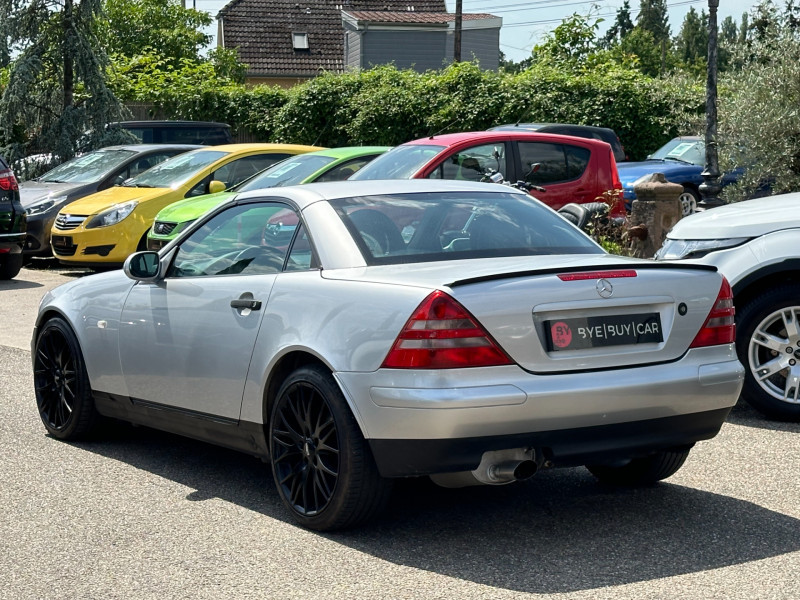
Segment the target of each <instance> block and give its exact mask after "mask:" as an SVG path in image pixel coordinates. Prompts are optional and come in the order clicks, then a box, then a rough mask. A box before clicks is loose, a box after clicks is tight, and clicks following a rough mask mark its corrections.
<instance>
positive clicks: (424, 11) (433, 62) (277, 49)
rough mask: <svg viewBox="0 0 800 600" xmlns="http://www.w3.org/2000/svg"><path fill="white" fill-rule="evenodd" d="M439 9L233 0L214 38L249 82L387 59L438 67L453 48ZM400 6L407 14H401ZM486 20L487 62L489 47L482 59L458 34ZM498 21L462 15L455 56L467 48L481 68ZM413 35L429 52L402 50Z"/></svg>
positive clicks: (430, 0) (426, 0) (426, 1)
mask: <svg viewBox="0 0 800 600" xmlns="http://www.w3.org/2000/svg"><path fill="white" fill-rule="evenodd" d="M446 11H447V8H446V6H445V1H444V0H403V1H399V0H321V1H320V0H315V1H313V2H302V1H301V2H298V1H297V0H233V1H232V2H230V3H229V4H227V5H226V6H225V7H224V8H223V9H222V10H221V11H220V12H219V14H218V15H217V21H218V25H217V26H218V35H217V43H218V44H219V45H221V46H223V47H225V48H235V49H236V50H237V52H238V54H239V60H241V61H242V62H243V63H244V64H246V65H247V81H248V82H249V83H270V84H276V85H282V86H286V87H288V86H291V85H295V84H297V83H301V82H303V81H306V80H308V79H311V78H313V77H316V76H317V75H319V74H320V73H322V72H325V71H328V72H333V73H341V72H343V71H344V70H345V68H369V67H370V66H373V65H376V64H385V63H389V62H394V63H395V64H396V65H397V66H398V67H406V66H409V67H410V66H413V67H414V68H418V69H420V70H424V69H427V68H439V67H441V66H442V65H443V64H444V63H445V62H446V61H447V60H448V56H449V60H452V56H453V48H452V46H453V44H452V31H453V27H452V25H451V24H452V23H453V22H454V15H452V14H451V15H448V13H447V12H446ZM402 14H408V15H411V17H410V18H409V19H406V20H404V19H403V18H402V17H400V16H399V15H402ZM428 15H430V17H428ZM433 15H438V16H433ZM479 16H481V17H486V16H489V17H491V15H479ZM489 21H491V22H492V23H494V24H495V25H496V28H497V44H496V45H495V49H494V61H495V62H494V63H493V64H494V66H492V64H489V63H491V60H490V58H489V55H490V54H491V51H490V52H489V53H488V54H487V56H486V60H487V64H485V65H484V62H483V60H484V58H483V57H484V51H483V50H482V49H480V48H478V47H477V46H476V47H475V48H472V47H471V46H470V43H471V42H468V41H465V37H466V39H467V40H469V39H470V38H471V37H476V38H480V37H481V36H480V35H478V36H473V34H472V33H470V31H471V29H475V30H476V31H478V30H480V29H481V28H480V27H475V26H474V25H470V23H473V22H481V23H482V24H484V25H486V24H487V23H488V22H489ZM499 27H500V20H499V19H497V18H496V17H492V19H489V20H487V19H484V18H481V19H473V18H472V17H471V16H469V17H468V16H467V15H465V16H464V26H463V33H462V53H461V56H462V58H463V59H464V60H470V59H471V58H472V56H473V55H474V56H476V57H478V58H479V60H481V65H483V66H485V68H496V63H497V60H498V59H499ZM346 30H347V31H348V33H349V35H348V36H346V35H345V31H346ZM398 31H405V32H406V35H405V37H404V38H403V40H404V41H402V42H401V44H400V45H399V46H397V45H396V46H395V47H394V51H393V52H389V53H387V52H386V49H385V48H383V46H384V45H385V44H386V43H390V40H392V39H394V38H396V36H397V32H398ZM381 32H382V33H381ZM431 34H432V35H431ZM401 37H402V36H401ZM448 37H449V39H450V41H449V42H448V41H446V39H445V38H448ZM381 38H383V39H381ZM417 43H424V44H425V45H426V46H427V47H429V48H430V49H431V51H432V52H434V54H433V55H432V56H427V55H425V56H422V57H420V56H413V57H407V56H405V55H404V54H407V51H408V50H409V49H413V48H412V46H414V45H415V44H417ZM480 43H481V44H482V43H483V41H481V42H480ZM448 44H449V49H448ZM346 46H347V47H346ZM382 48H383V49H382ZM448 52H449V54H448ZM417 54H420V53H419V52H417ZM346 56H347V59H346ZM423 65H424V67H423Z"/></svg>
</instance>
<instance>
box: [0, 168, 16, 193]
mask: <svg viewBox="0 0 800 600" xmlns="http://www.w3.org/2000/svg"><path fill="white" fill-rule="evenodd" d="M18 189H19V186H18V185H17V178H16V177H14V173H12V172H11V169H3V170H2V171H0V190H3V191H5V192H8V191H9V190H13V191H15V192H16V191H17V190H18Z"/></svg>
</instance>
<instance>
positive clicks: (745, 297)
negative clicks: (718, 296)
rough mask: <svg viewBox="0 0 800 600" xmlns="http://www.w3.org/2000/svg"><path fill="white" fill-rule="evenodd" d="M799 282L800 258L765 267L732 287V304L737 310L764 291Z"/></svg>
mask: <svg viewBox="0 0 800 600" xmlns="http://www.w3.org/2000/svg"><path fill="white" fill-rule="evenodd" d="M798 282H800V258H791V259H787V260H784V261H781V262H778V263H774V264H771V265H767V266H765V267H763V268H762V269H759V270H758V271H755V272H753V273H750V274H749V275H747V276H746V277H743V278H742V279H741V280H740V281H737V282H736V283H735V284H734V285H733V302H734V305H735V306H736V307H737V308H738V307H741V306H744V305H745V304H747V303H748V302H749V301H750V300H751V299H752V298H753V297H754V296H756V295H757V294H761V293H763V292H764V290H765V289H767V288H770V287H776V286H779V285H782V284H787V283H798Z"/></svg>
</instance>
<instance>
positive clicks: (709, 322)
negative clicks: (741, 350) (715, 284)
mask: <svg viewBox="0 0 800 600" xmlns="http://www.w3.org/2000/svg"><path fill="white" fill-rule="evenodd" d="M735 314H736V309H735V308H734V307H733V292H732V291H731V286H730V284H729V283H728V280H727V279H725V278H724V277H723V278H722V285H721V286H720V288H719V294H718V295H717V300H716V302H714V306H713V307H711V312H710V313H708V317H707V318H706V322H705V323H704V324H703V327H702V329H700V331H699V332H698V333H697V335H696V336H695V338H694V341H693V342H692V345H691V346H689V347H690V348H702V347H703V346H717V345H719V344H732V343H734V341H736V325H735V324H734V321H733V316H734V315H735Z"/></svg>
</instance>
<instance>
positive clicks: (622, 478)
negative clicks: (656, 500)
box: [586, 448, 691, 487]
mask: <svg viewBox="0 0 800 600" xmlns="http://www.w3.org/2000/svg"><path fill="white" fill-rule="evenodd" d="M690 450H691V448H676V449H671V450H661V451H660V452H656V453H655V454H651V455H649V456H643V457H641V458H634V459H633V460H631V461H629V462H628V463H626V464H624V465H620V466H616V465H614V466H611V465H586V468H587V469H589V472H590V473H591V474H592V475H594V476H595V477H596V478H597V479H598V480H599V481H601V482H602V483H607V484H610V485H619V486H631V487H633V486H643V485H652V484H654V483H656V482H658V481H661V480H662V479H666V478H667V477H671V476H672V475H674V474H675V473H677V472H678V469H680V468H681V467H682V466H683V463H685V462H686V458H687V457H688V456H689V451H690Z"/></svg>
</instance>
